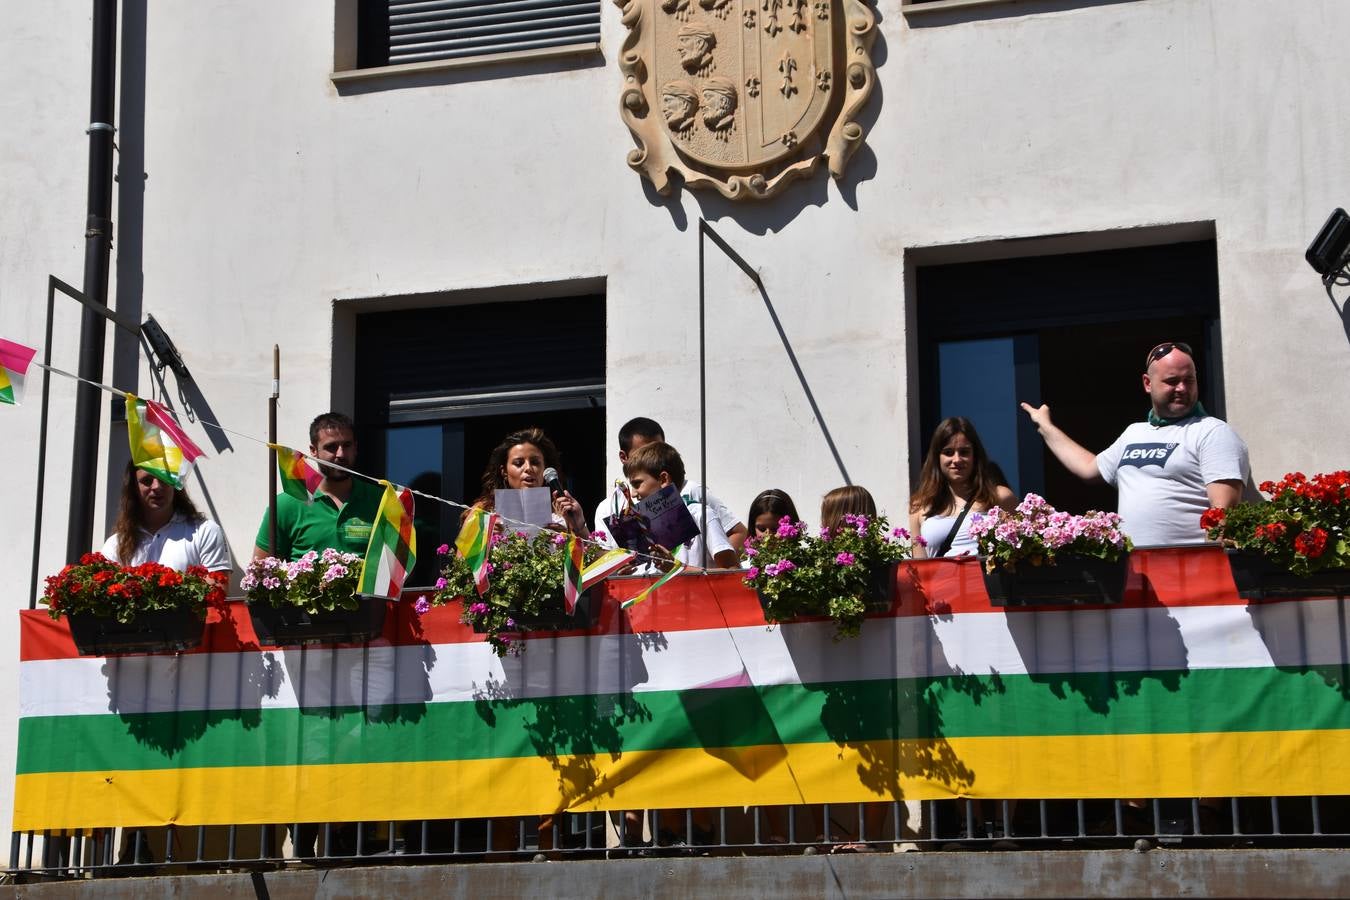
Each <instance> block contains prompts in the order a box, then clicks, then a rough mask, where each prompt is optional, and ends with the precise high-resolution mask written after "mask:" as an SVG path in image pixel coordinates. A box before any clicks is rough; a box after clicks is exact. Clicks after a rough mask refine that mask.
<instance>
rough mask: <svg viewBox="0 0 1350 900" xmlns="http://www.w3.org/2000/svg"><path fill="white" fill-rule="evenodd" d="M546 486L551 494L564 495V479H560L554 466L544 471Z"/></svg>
mask: <svg viewBox="0 0 1350 900" xmlns="http://www.w3.org/2000/svg"><path fill="white" fill-rule="evenodd" d="M544 484H545V486H547V487H548V489H549V492H550V493H553V492H556V493H559V494H561V493H563V484H562V479H560V478H559V477H558V470H557V469H555V468H553V467H552V466H549V467H548V468H547V469H545V470H544Z"/></svg>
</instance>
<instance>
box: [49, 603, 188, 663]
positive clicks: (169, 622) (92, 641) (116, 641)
mask: <svg viewBox="0 0 1350 900" xmlns="http://www.w3.org/2000/svg"><path fill="white" fill-rule="evenodd" d="M66 621H67V622H68V623H69V625H70V636H71V637H72V638H74V639H75V649H77V650H79V651H80V655H81V656H105V655H107V654H109V653H173V652H177V651H179V650H190V649H191V648H193V647H196V646H199V645H200V644H201V642H202V632H203V630H204V629H205V627H206V622H205V620H203V619H202V618H200V617H199V616H198V615H197V614H196V613H194V612H193V611H192V610H190V609H157V610H151V611H149V612H143V613H141V614H140V615H138V616H136V618H135V619H133V620H132V621H130V622H119V621H117V620H116V619H114V618H112V617H111V616H96V615H94V614H92V613H70V614H68V615H67V616H66Z"/></svg>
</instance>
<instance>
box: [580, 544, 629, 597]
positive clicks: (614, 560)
mask: <svg viewBox="0 0 1350 900" xmlns="http://www.w3.org/2000/svg"><path fill="white" fill-rule="evenodd" d="M635 559H637V554H636V553H634V552H633V551H632V550H625V549H624V548H622V547H620V548H619V549H617V550H610V551H609V552H608V553H606V554H605V555H604V556H601V557H600V558H599V559H597V560H596V561H595V562H593V563H591V564H590V565H588V566H587V567H586V568H584V569H582V570H581V589H582V590H583V591H585V590H589V589H590V587H591V586H592V585H595V584H599V583H600V582H602V581H604V580H605V579H606V578H608V577H609V576H611V575H613V574H614V573H615V572H617V571H618V570H619V569H622V568H623V567H624V566H626V565H629V564H630V563H632V562H633V560H635Z"/></svg>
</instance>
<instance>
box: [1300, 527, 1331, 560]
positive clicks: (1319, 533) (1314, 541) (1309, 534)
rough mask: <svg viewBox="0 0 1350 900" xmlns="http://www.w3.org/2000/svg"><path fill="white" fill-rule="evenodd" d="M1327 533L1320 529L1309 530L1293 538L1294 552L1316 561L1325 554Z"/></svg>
mask: <svg viewBox="0 0 1350 900" xmlns="http://www.w3.org/2000/svg"><path fill="white" fill-rule="evenodd" d="M1326 549H1327V533H1326V531H1325V530H1324V529H1321V528H1310V529H1308V530H1307V531H1305V532H1303V533H1302V534H1300V535H1299V536H1298V537H1296V538H1294V552H1295V553H1298V554H1301V555H1303V556H1306V557H1308V558H1309V559H1316V558H1317V557H1319V556H1321V555H1322V554H1323V553H1325V552H1326Z"/></svg>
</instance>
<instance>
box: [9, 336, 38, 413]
mask: <svg viewBox="0 0 1350 900" xmlns="http://www.w3.org/2000/svg"><path fill="white" fill-rule="evenodd" d="M36 354H37V351H36V350H34V349H33V348H32V347H25V346H24V345H23V344H16V343H14V342H13V341H7V340H5V339H4V338H0V403H10V404H13V405H15V406H18V405H19V404H20V403H21V402H23V379H24V376H25V375H27V374H28V364H29V363H30V362H32V361H33V357H34V356H35V355H36Z"/></svg>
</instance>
